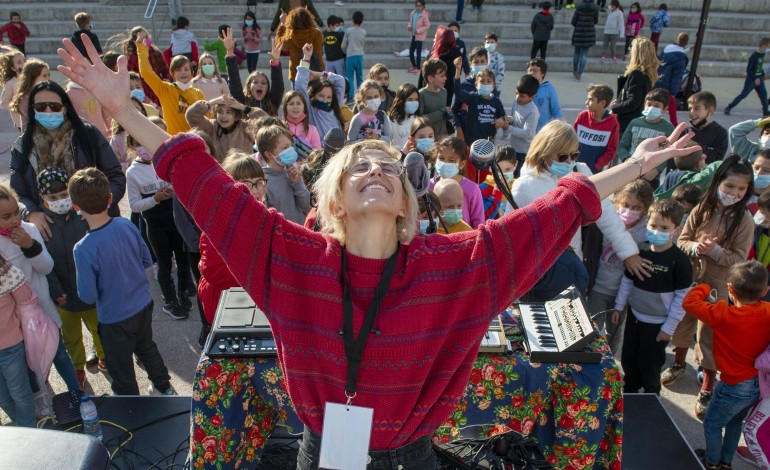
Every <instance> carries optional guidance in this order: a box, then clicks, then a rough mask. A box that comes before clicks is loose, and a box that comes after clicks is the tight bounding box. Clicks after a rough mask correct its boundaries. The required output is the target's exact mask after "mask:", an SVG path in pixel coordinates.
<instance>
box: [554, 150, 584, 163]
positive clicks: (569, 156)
mask: <svg viewBox="0 0 770 470" xmlns="http://www.w3.org/2000/svg"><path fill="white" fill-rule="evenodd" d="M578 157H580V152H571V153H561V154H559V155H558V158H559V162H560V163H567V160H570V161H573V162H574V161H576V160H577V159H578Z"/></svg>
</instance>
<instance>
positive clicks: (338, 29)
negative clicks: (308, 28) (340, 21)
mask: <svg viewBox="0 0 770 470" xmlns="http://www.w3.org/2000/svg"><path fill="white" fill-rule="evenodd" d="M334 31H336V32H338V33H344V32H345V28H344V27H342V26H337V27H336V28H334Z"/></svg>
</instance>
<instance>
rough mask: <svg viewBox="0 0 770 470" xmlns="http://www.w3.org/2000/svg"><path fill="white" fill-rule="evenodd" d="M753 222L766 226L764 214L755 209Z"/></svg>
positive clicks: (766, 221)
mask: <svg viewBox="0 0 770 470" xmlns="http://www.w3.org/2000/svg"><path fill="white" fill-rule="evenodd" d="M754 223H755V224H757V225H761V226H763V227H767V223H768V220H767V219H766V218H765V216H764V215H762V212H761V211H757V213H756V214H754Z"/></svg>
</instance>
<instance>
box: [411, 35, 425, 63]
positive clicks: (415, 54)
mask: <svg viewBox="0 0 770 470" xmlns="http://www.w3.org/2000/svg"><path fill="white" fill-rule="evenodd" d="M409 61H410V62H411V63H412V67H417V68H420V63H421V62H422V41H418V40H416V39H415V38H414V36H412V42H411V43H410V44H409Z"/></svg>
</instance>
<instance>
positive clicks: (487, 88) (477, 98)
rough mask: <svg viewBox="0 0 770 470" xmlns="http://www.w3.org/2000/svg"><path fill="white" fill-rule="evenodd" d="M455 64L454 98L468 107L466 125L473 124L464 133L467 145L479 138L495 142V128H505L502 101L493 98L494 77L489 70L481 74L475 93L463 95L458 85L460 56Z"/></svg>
mask: <svg viewBox="0 0 770 470" xmlns="http://www.w3.org/2000/svg"><path fill="white" fill-rule="evenodd" d="M454 65H455V77H454V80H455V86H454V92H455V99H456V102H460V103H463V104H465V105H466V106H467V108H468V110H467V113H466V117H465V122H467V123H469V124H472V125H467V126H466V127H465V129H464V132H463V137H464V140H465V143H466V145H471V144H472V143H473V142H475V141H477V140H479V139H494V137H495V133H496V132H497V129H508V121H507V120H506V119H505V108H504V107H503V102H502V101H500V98H497V97H496V96H495V95H494V91H495V75H494V74H493V73H492V71H491V70H489V69H486V70H482V71H480V72H479V73H477V74H476V90H474V91H471V92H466V91H465V90H463V88H462V86H461V83H460V74H461V73H462V57H457V58H456V59H455V60H454Z"/></svg>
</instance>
